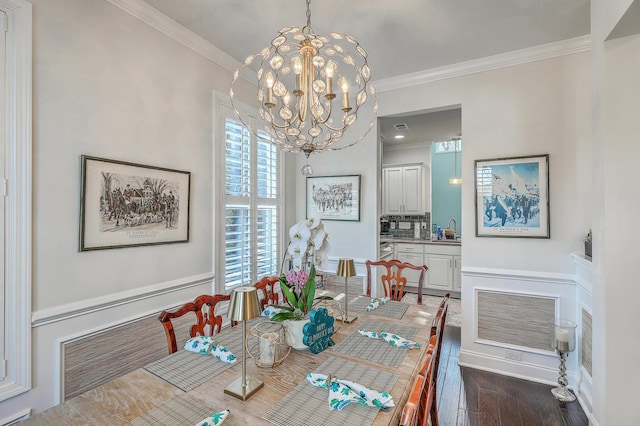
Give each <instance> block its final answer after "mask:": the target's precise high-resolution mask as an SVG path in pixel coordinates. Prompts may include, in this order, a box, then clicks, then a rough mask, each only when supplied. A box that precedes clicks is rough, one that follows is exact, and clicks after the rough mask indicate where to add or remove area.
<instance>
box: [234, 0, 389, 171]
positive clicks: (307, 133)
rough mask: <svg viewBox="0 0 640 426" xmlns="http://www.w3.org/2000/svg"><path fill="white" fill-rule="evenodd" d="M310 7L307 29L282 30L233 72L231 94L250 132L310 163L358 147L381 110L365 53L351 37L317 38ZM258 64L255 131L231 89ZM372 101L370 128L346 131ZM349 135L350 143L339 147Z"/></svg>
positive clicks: (236, 110)
mask: <svg viewBox="0 0 640 426" xmlns="http://www.w3.org/2000/svg"><path fill="white" fill-rule="evenodd" d="M310 3H311V1H310V0H307V25H305V26H304V27H302V28H299V27H293V28H290V27H285V28H282V29H281V30H280V31H278V35H277V36H276V37H275V38H274V39H273V40H272V41H271V43H270V44H269V46H267V47H265V48H264V49H262V50H261V51H260V52H259V53H257V54H254V55H250V56H248V57H247V58H246V59H245V60H244V62H243V64H242V65H241V66H240V67H239V68H238V69H237V70H236V71H235V72H234V74H233V80H232V82H231V88H230V91H229V92H230V96H231V104H232V106H233V110H234V112H235V113H236V115H237V116H238V118H239V119H240V121H242V123H243V124H244V125H245V126H246V127H247V128H249V129H250V130H251V132H252V133H254V134H255V135H256V136H258V132H259V131H262V132H264V131H266V132H267V133H268V134H269V136H271V138H272V141H271V142H272V143H274V144H275V145H277V146H278V147H279V148H280V149H282V150H283V151H287V152H304V154H305V156H306V157H307V159H308V158H309V155H311V154H312V153H321V152H327V151H333V150H339V149H343V148H347V147H349V146H352V145H355V144H356V143H358V142H359V141H360V140H362V139H363V138H364V137H365V136H366V135H367V133H369V130H370V129H371V128H372V127H373V125H374V123H375V121H376V114H377V111H378V103H377V101H376V98H375V89H374V88H373V85H372V84H371V82H370V80H371V70H370V69H369V65H368V63H367V52H366V51H365V50H364V48H363V47H362V46H361V45H360V43H358V42H357V41H356V40H355V39H354V38H353V37H351V36H349V35H344V34H338V33H331V34H330V35H328V36H323V35H318V34H315V33H314V32H313V29H312V28H311V10H310ZM254 61H255V62H256V63H257V62H258V61H259V65H257V66H258V69H257V72H256V74H255V75H256V78H257V86H258V93H257V99H258V102H259V103H258V112H259V114H260V117H261V118H262V123H259V124H257V125H255V126H254V127H252V126H250V125H249V123H250V122H251V121H250V119H249V117H248V116H247V117H246V118H243V116H242V115H241V114H240V112H239V111H238V108H237V107H236V105H235V99H234V92H233V87H234V84H235V83H236V82H237V80H238V79H239V78H240V75H241V73H242V74H244V72H243V71H244V69H245V68H249V67H251V65H252V64H253V63H254ZM336 86H337V87H336ZM336 90H338V91H339V94H340V96H338V93H336ZM352 97H353V99H352ZM369 100H370V102H369V105H371V107H372V118H371V122H370V123H368V127H366V128H365V129H364V130H362V129H358V130H362V133H361V135H360V136H359V137H358V136H357V133H356V132H358V130H354V131H353V132H347V130H348V129H349V128H350V126H352V125H353V124H354V123H355V122H356V120H357V118H358V112H359V111H360V110H361V108H362V107H363V106H364V105H365V104H367V101H369ZM354 127H355V126H354ZM361 127H362V126H361ZM345 133H346V134H347V135H349V142H345V143H343V144H337V142H338V141H340V140H341V139H342V137H343V135H345ZM263 136H264V134H263ZM312 173H313V170H312V169H311V166H309V165H308V164H307V165H305V167H303V174H305V175H310V174H312Z"/></svg>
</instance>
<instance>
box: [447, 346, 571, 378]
mask: <svg viewBox="0 0 640 426" xmlns="http://www.w3.org/2000/svg"><path fill="white" fill-rule="evenodd" d="M458 364H459V365H461V366H463V367H470V368H475V369H477V370H484V371H489V372H491V373H496V374H502V375H503V376H509V377H516V378H518V379H524V380H528V381H530V382H537V383H544V384H547V385H554V384H556V382H557V380H558V369H557V368H553V369H551V368H547V367H544V366H541V365H537V364H530V363H525V362H518V361H511V360H509V359H505V358H499V357H494V356H491V355H487V354H484V353H479V352H471V351H467V350H460V355H459V361H458ZM570 381H571V380H570Z"/></svg>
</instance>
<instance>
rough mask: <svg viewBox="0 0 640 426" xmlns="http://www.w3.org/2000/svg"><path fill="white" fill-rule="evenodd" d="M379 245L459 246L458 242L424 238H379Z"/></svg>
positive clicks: (459, 242) (460, 242)
mask: <svg viewBox="0 0 640 426" xmlns="http://www.w3.org/2000/svg"><path fill="white" fill-rule="evenodd" d="M380 242H381V243H410V244H433V245H438V246H460V245H462V241H460V240H439V241H438V240H433V241H432V240H425V239H424V238H398V237H380Z"/></svg>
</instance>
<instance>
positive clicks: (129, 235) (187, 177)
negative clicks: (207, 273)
mask: <svg viewBox="0 0 640 426" xmlns="http://www.w3.org/2000/svg"><path fill="white" fill-rule="evenodd" d="M81 161H82V190H81V194H80V251H88V250H99V249H111V248H118V247H132V246H143V245H151V244H167V243H181V242H187V241H189V191H190V181H191V173H190V172H185V171H181V170H172V169H167V168H162V167H153V166H146V165H142V164H134V163H128V162H125V161H117V160H108V159H106V158H97V157H90V156H87V155H83V156H82V157H81Z"/></svg>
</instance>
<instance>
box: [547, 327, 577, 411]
mask: <svg viewBox="0 0 640 426" xmlns="http://www.w3.org/2000/svg"><path fill="white" fill-rule="evenodd" d="M551 346H552V347H553V348H554V349H555V350H556V352H558V355H560V375H559V377H558V384H559V385H560V386H558V387H557V388H553V389H551V393H553V396H555V397H556V399H557V400H559V401H563V402H572V401H575V400H576V397H575V395H574V394H573V393H571V391H570V390H569V388H567V385H568V384H569V381H568V380H567V367H566V362H567V355H568V354H569V352H572V351H573V350H574V349H575V347H576V323H574V322H572V321H569V320H566V319H561V318H557V319H555V320H554V321H552V322H551Z"/></svg>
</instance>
